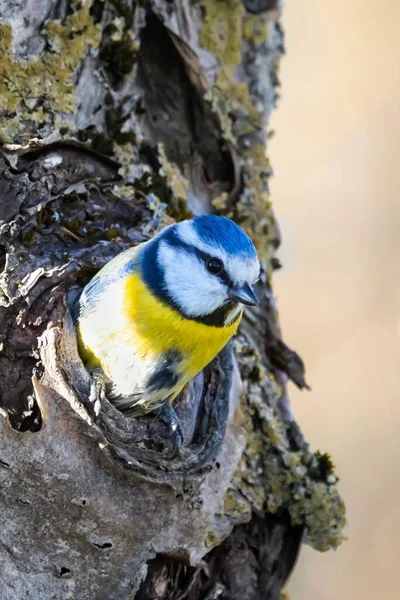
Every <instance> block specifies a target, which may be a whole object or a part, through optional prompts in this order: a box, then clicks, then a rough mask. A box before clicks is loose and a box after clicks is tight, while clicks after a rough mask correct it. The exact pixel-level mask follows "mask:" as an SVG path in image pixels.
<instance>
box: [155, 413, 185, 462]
mask: <svg viewBox="0 0 400 600" xmlns="http://www.w3.org/2000/svg"><path fill="white" fill-rule="evenodd" d="M157 416H158V418H159V419H161V421H163V422H164V423H165V424H166V425H168V428H169V430H170V434H169V435H168V436H167V437H168V438H171V439H172V443H173V451H172V453H171V454H170V455H169V457H168V458H170V459H171V460H172V459H173V458H175V456H176V455H177V454H178V452H179V450H180V449H181V447H182V443H183V431H182V426H181V423H180V421H179V419H178V417H177V414H176V412H175V410H174V408H173V407H172V404H171V402H169V401H167V402H165V403H164V404H163V405H162V406H161V408H160V409H159V411H158V413H157Z"/></svg>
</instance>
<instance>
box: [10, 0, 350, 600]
mask: <svg viewBox="0 0 400 600" xmlns="http://www.w3.org/2000/svg"><path fill="white" fill-rule="evenodd" d="M278 4H279V3H278V1H277V0H269V1H268V0H254V1H253V0H202V1H200V0H180V1H175V2H173V1H167V0H164V1H163V0H138V1H137V2H134V0H106V1H104V0H86V1H84V0H58V1H57V2H54V1H52V0H41V1H40V2H37V1H36V0H21V1H20V2H14V1H12V0H3V1H2V2H0V141H1V145H2V146H1V152H0V251H1V270H2V273H1V275H0V322H1V326H0V332H1V333H0V335H1V340H0V342H1V345H0V406H1V407H2V408H1V409H0V411H1V418H0V429H1V433H0V435H1V437H0V440H1V441H0V515H1V516H0V521H1V525H0V565H1V577H0V596H1V598H2V600H20V599H21V600H22V599H25V598H29V599H31V600H32V599H38V600H44V599H46V600H50V599H51V598H57V599H58V598H60V599H68V598H74V599H76V600H78V599H79V600H86V599H88V600H92V599H95V600H102V599H104V600H119V599H127V598H133V597H135V598H138V599H149V600H151V599H156V598H157V599H161V598H166V599H171V600H172V599H174V600H178V598H179V599H181V600H183V599H186V598H187V599H190V600H195V599H196V600H197V599H206V598H207V599H211V598H222V599H229V600H235V599H238V600H239V599H244V598H246V599H271V600H274V599H278V598H279V597H280V594H281V589H282V587H283V585H284V583H285V581H286V579H287V577H288V575H289V573H290V571H291V569H292V567H293V564H294V562H295V559H296V556H297V553H298V550H299V546H300V544H301V542H302V541H304V542H307V543H309V544H311V545H312V546H313V547H315V548H316V549H318V550H327V549H329V548H332V547H336V546H338V545H339V544H340V542H341V541H342V538H343V534H342V530H343V526H344V524H345V516H344V506H343V502H342V501H341V499H340V497H339V495H338V492H337V489H336V485H335V484H336V481H337V479H336V477H335V475H334V473H333V468H332V464H331V462H330V459H329V457H328V456H327V455H323V454H321V453H318V452H317V453H315V454H313V453H311V452H310V450H309V449H308V446H307V444H306V442H305V441H304V439H303V437H302V435H301V433H300V430H299V428H298V426H297V425H296V423H295V421H294V418H293V416H292V412H291V409H290V404H289V400H288V396H287V390H286V384H287V380H288V379H291V380H293V381H294V383H295V384H297V385H298V386H299V387H305V386H306V384H305V381H304V369H303V364H302V361H301V359H300V357H299V356H298V355H297V354H296V353H294V352H293V351H291V350H290V349H289V348H288V347H287V346H285V344H284V343H283V341H282V340H281V337H280V330H279V325H278V321H277V312H276V307H275V301H274V297H273V292H272V289H271V280H272V270H273V269H274V268H275V267H277V266H279V263H278V261H277V260H276V258H275V257H274V253H275V251H276V248H277V247H278V245H279V232H278V229H277V226H276V221H275V217H274V214H273V212H272V209H271V204H270V201H269V193H268V177H269V175H270V173H271V169H270V166H269V161H268V159H267V157H266V153H265V152H266V139H267V122H268V117H269V114H270V111H271V109H272V108H273V105H274V102H275V98H276V86H277V85H278V78H277V72H278V65H279V59H280V56H281V54H282V52H283V33H282V29H281V26H280V23H279V18H280V13H279V6H278ZM212 211H213V212H217V213H219V214H225V215H228V216H230V217H231V218H233V219H235V220H236V221H237V222H238V223H240V224H241V225H242V227H244V228H245V229H246V231H247V232H248V233H249V234H250V235H251V237H252V239H253V240H254V242H255V244H256V246H257V249H258V252H259V256H260V258H261V260H262V264H263V276H262V280H261V281H260V283H259V289H258V295H259V297H260V299H261V302H260V305H259V307H257V308H256V309H251V310H246V314H245V318H244V320H243V324H242V326H241V328H240V332H239V334H238V335H237V336H236V337H235V339H234V340H233V342H232V343H231V344H229V345H228V347H227V348H226V349H225V350H224V351H223V352H222V353H221V355H220V356H219V357H217V359H216V360H215V361H213V363H212V364H211V365H210V366H209V367H208V368H207V369H205V371H204V372H203V373H201V374H200V375H199V376H198V377H196V378H195V379H194V380H193V381H192V382H191V383H190V385H189V386H187V389H186V390H185V391H184V393H183V395H182V397H181V398H180V399H179V400H178V401H177V404H176V406H177V412H178V415H179V417H180V419H181V421H182V423H183V428H184V437H185V444H184V448H183V450H182V452H181V454H180V455H179V456H178V457H176V458H174V459H170V458H169V457H168V453H169V450H170V449H169V445H168V441H166V439H165V430H164V425H163V424H162V423H159V422H158V421H155V420H154V418H152V417H143V418H140V419H128V418H125V417H123V416H122V415H121V414H120V413H119V412H118V411H117V410H116V409H115V408H113V407H112V406H111V405H110V404H109V403H108V401H107V399H106V398H103V397H102V395H101V391H100V390H99V389H98V387H96V385H95V383H94V382H93V381H92V380H91V379H90V376H89V374H88V373H87V372H86V371H85V369H84V366H83V364H82V362H81V361H80V358H79V355H78V353H77V347H76V339H75V332H74V329H73V327H72V324H71V318H70V315H69V309H68V306H69V302H70V301H71V298H72V296H73V294H74V293H76V291H77V290H78V288H80V287H81V286H82V285H83V284H84V283H85V282H87V281H88V279H89V278H90V277H91V276H92V275H93V274H94V273H95V272H96V270H98V269H99V268H100V267H102V266H103V265H104V264H105V263H106V262H107V261H108V260H110V259H111V258H112V257H113V256H115V255H116V254H117V253H119V252H121V251H122V250H124V249H126V248H128V247H129V246H131V245H133V244H137V243H139V242H141V241H144V240H146V239H149V238H150V237H152V236H153V235H154V234H155V233H156V232H157V231H159V230H160V228H162V227H163V226H165V225H166V224H167V223H169V222H171V221H172V220H180V219H182V218H185V217H186V216H188V215H191V214H201V213H209V212H212ZM110 310H112V307H110ZM99 406H101V412H100V414H99V416H98V417H96V414H95V412H96V411H95V408H97V407H99ZM149 433H151V436H150V435H149ZM150 440H152V441H150ZM154 440H155V441H154Z"/></svg>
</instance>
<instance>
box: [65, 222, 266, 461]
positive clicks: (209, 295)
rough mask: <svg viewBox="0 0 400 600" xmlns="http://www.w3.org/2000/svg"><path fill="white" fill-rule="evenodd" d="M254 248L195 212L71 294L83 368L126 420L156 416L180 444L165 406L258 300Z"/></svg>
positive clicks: (228, 225)
mask: <svg viewBox="0 0 400 600" xmlns="http://www.w3.org/2000/svg"><path fill="white" fill-rule="evenodd" d="M259 277H260V262H259V259H258V256H257V252H256V248H255V246H254V244H253V242H252V241H251V239H250V237H249V236H248V235H247V234H246V233H245V231H244V230H243V229H242V228H241V227H240V226H239V225H237V224H236V223H235V222H234V221H232V220H231V219H229V218H227V217H224V216H218V215H213V214H210V215H202V216H197V217H194V218H192V219H188V220H184V221H180V222H177V223H174V224H172V225H168V226H166V227H165V228H164V229H162V230H161V231H160V232H159V233H158V234H157V235H155V236H154V237H153V238H152V239H150V240H148V241H145V242H142V243H140V244H138V245H137V246H134V247H132V248H129V249H127V250H125V251H123V252H121V253H120V254H118V255H117V256H115V257H114V258H113V259H112V260H111V261H110V262H108V263H107V264H106V265H105V266H104V267H103V268H102V269H101V270H100V271H99V272H98V273H97V274H96V275H95V276H94V277H93V278H92V279H91V280H90V281H89V282H88V283H87V285H86V286H85V287H84V288H83V290H82V292H81V294H80V295H79V296H78V297H77V299H76V301H75V303H74V305H73V309H72V316H73V320H74V324H75V327H76V331H77V340H78V350H79V353H80V356H81V358H82V360H83V362H84V363H85V366H86V368H87V369H88V370H89V371H93V370H96V369H100V372H102V374H103V375H104V377H105V380H106V382H107V398H108V400H109V401H110V402H111V403H112V404H113V405H114V406H115V407H116V408H117V409H118V410H120V411H121V412H122V413H124V414H125V415H126V416H127V417H138V416H141V415H144V414H147V413H150V412H152V413H155V414H156V415H157V416H158V417H159V418H160V419H161V420H162V421H164V422H165V423H166V424H167V425H168V427H169V430H170V436H171V437H173V444H174V447H175V448H176V449H177V450H179V448H180V447H181V445H182V443H183V432H182V427H181V424H180V421H179V419H178V417H177V415H176V412H175V410H174V408H173V406H172V402H173V401H174V400H175V399H176V398H177V396H178V395H179V393H180V392H181V390H182V389H183V387H184V386H185V385H186V383H188V382H189V381H190V380H191V379H192V378H193V377H195V376H196V375H197V374H198V373H199V372H200V371H201V370H202V369H203V368H204V367H205V366H206V365H208V364H209V363H210V362H211V361H212V360H213V359H214V358H215V357H216V356H217V354H218V353H219V352H220V351H221V350H222V348H223V347H224V346H225V345H226V344H227V343H228V341H229V340H230V339H231V337H232V336H233V335H234V334H235V332H236V331H237V329H238V326H239V323H240V321H241V318H242V314H243V310H244V307H245V305H248V306H254V305H256V304H258V299H257V296H256V294H255V292H254V289H253V288H254V285H255V283H256V282H257V281H258V279H259Z"/></svg>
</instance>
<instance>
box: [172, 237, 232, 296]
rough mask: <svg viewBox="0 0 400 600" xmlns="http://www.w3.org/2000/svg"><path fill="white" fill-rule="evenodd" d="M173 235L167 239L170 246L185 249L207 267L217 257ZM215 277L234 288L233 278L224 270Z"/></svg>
mask: <svg viewBox="0 0 400 600" xmlns="http://www.w3.org/2000/svg"><path fill="white" fill-rule="evenodd" d="M171 233H173V235H169V236H168V237H167V236H166V239H167V240H168V244H169V245H170V246H173V247H174V248H183V249H184V250H185V251H186V252H187V253H188V254H194V255H195V256H197V257H198V258H199V259H200V261H203V262H204V264H205V265H207V263H208V261H210V260H212V259H214V258H215V256H212V255H211V254H208V253H207V252H204V251H203V250H199V248H195V247H194V246H191V245H190V244H187V243H186V242H184V241H182V240H181V239H180V238H179V237H178V236H177V235H176V233H175V232H171ZM218 260H220V259H218ZM221 262H222V261H221ZM213 275H214V274H213ZM214 277H215V278H218V279H219V280H220V281H222V282H223V283H225V285H227V286H228V287H232V285H233V282H232V280H231V278H230V277H229V275H228V273H227V272H226V271H225V269H224V268H223V269H222V271H221V272H220V273H217V274H215V275H214Z"/></svg>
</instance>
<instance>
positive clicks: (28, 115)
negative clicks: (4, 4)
mask: <svg viewBox="0 0 400 600" xmlns="http://www.w3.org/2000/svg"><path fill="white" fill-rule="evenodd" d="M43 33H44V34H45V35H47V38H48V44H49V47H50V49H49V50H45V51H44V52H42V53H41V54H40V55H39V56H38V57H37V58H35V59H32V60H29V61H19V60H14V57H13V54H12V29H11V26H10V25H8V24H4V23H3V24H0V107H1V108H0V139H1V140H2V141H4V142H20V143H21V142H25V141H27V140H28V139H29V136H30V132H29V129H28V127H27V125H26V122H27V121H29V122H31V121H35V122H37V123H43V122H52V123H54V122H55V120H56V117H58V118H59V114H60V113H62V114H64V115H66V114H72V113H74V112H75V111H76V107H75V88H74V85H73V75H74V72H75V69H76V68H77V67H78V66H79V64H80V62H81V60H82V59H83V58H84V56H85V52H86V50H87V49H88V48H89V47H97V46H98V44H99V41H100V27H99V26H98V25H95V24H94V23H93V20H92V17H91V16H90V13H89V5H88V4H86V5H85V6H83V7H82V8H80V9H78V10H76V11H75V12H74V13H73V14H72V15H69V16H68V17H67V18H66V19H65V21H64V22H63V23H61V22H60V21H48V22H47V23H46V25H45V28H44V31H43ZM36 129H37V127H36Z"/></svg>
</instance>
